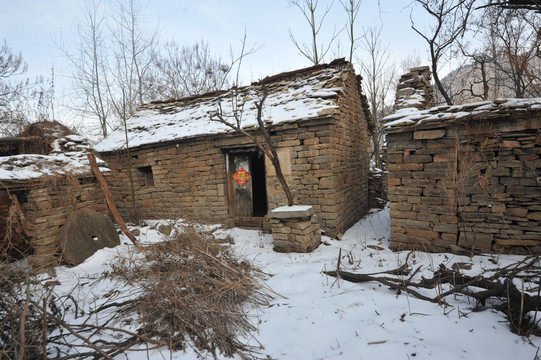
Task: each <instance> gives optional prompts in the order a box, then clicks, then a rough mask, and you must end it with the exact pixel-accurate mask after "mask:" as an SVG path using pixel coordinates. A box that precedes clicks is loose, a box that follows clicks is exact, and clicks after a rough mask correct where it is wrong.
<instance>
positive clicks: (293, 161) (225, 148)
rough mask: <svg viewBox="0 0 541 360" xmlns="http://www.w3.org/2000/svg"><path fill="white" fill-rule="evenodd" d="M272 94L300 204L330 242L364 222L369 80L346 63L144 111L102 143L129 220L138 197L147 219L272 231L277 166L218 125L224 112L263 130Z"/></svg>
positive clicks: (271, 126)
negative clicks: (364, 91) (364, 89)
mask: <svg viewBox="0 0 541 360" xmlns="http://www.w3.org/2000/svg"><path fill="white" fill-rule="evenodd" d="M264 92H265V93H266V98H265V100H264V103H263V116H262V119H263V120H264V121H265V124H266V127H267V129H268V130H269V132H270V135H271V140H272V141H273V142H274V144H275V146H276V148H277V153H278V156H279V159H280V163H281V166H282V168H283V172H284V174H285V177H286V180H287V182H288V184H289V186H290V187H291V189H292V192H293V195H294V198H295V203H296V204H303V205H312V206H313V209H314V211H315V213H316V215H317V217H318V219H319V221H320V223H321V227H322V228H323V229H324V230H325V231H327V233H328V234H329V235H331V236H333V235H336V234H339V233H341V232H343V231H344V230H345V229H347V228H348V227H349V226H351V225H352V224H353V223H354V222H355V221H357V220H358V219H359V218H360V217H361V216H362V214H363V213H364V212H365V211H366V209H367V207H368V200H367V194H368V190H367V189H368V184H367V181H368V180H367V174H368V167H369V158H370V140H369V133H368V131H369V130H368V126H367V121H366V115H365V111H366V109H367V107H366V106H365V105H364V104H363V97H362V95H361V82H360V77H359V76H357V75H356V74H355V72H354V69H353V67H352V66H351V64H349V63H348V62H346V61H344V60H335V61H333V62H332V63H330V64H325V65H316V66H313V67H309V68H305V69H300V70H297V71H291V72H286V73H281V74H278V75H275V76H272V77H267V78H265V79H263V80H261V81H259V82H257V83H253V84H252V85H250V86H246V87H241V88H234V89H231V90H228V91H219V92H214V93H209V94H204V95H200V96H193V97H188V98H185V99H180V100H172V101H166V102H155V103H150V104H146V105H143V106H142V107H141V109H140V110H139V111H138V112H137V113H136V114H135V115H134V116H133V117H132V118H130V119H128V121H127V128H126V132H125V130H124V129H123V128H121V129H118V130H116V131H115V132H112V133H111V134H110V135H109V137H108V138H106V139H104V140H103V141H102V142H100V143H99V144H97V145H96V147H95V149H96V150H97V151H98V152H99V153H100V154H101V156H102V158H103V159H104V160H106V162H107V163H108V164H109V165H110V167H111V170H112V173H111V174H110V175H109V176H108V181H109V183H110V186H111V190H112V192H113V194H114V195H115V202H116V204H117V207H118V208H119V211H120V212H121V213H122V214H123V216H128V215H129V213H130V209H133V205H132V204H133V201H135V207H136V209H137V211H138V212H139V214H140V215H141V216H142V217H144V218H179V217H187V218H189V219H196V220H199V221H205V220H208V221H212V222H221V223H224V224H227V225H229V226H232V225H235V226H257V227H260V226H266V225H268V217H267V215H268V212H269V210H272V209H274V208H276V207H278V206H282V205H285V204H286V199H285V195H284V192H283V190H282V188H281V186H280V184H279V182H278V180H277V178H276V175H275V171H274V168H273V166H272V165H271V163H270V161H269V160H268V159H266V158H265V156H264V155H263V154H262V152H261V151H260V150H258V149H257V148H256V146H255V145H254V144H253V142H252V141H251V140H250V139H249V138H247V137H246V136H245V135H242V134H240V133H238V132H235V131H232V130H231V129H230V128H229V127H227V126H226V125H224V124H221V123H219V122H216V121H215V120H213V119H215V117H214V116H215V115H216V112H217V111H219V112H220V113H221V114H222V115H223V116H224V118H228V119H231V120H232V121H236V120H238V121H239V124H240V125H241V126H242V128H243V129H245V130H246V131H248V132H251V133H253V134H258V132H257V131H256V127H257V122H256V114H257V111H256V105H255V104H256V103H257V102H260V101H261V100H262V99H263V93H264ZM235 116H236V119H235ZM126 138H127V139H128V144H129V158H128V156H127V152H126ZM130 163H131V165H130ZM130 166H131V168H132V178H133V184H134V189H133V190H134V193H133V195H134V198H132V191H131V189H130V179H129V173H130V172H129V168H130ZM267 228H268V227H267Z"/></svg>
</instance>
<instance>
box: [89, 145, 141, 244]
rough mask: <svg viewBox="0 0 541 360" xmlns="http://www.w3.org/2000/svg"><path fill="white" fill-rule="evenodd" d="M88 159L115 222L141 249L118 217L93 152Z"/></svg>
mask: <svg viewBox="0 0 541 360" xmlns="http://www.w3.org/2000/svg"><path fill="white" fill-rule="evenodd" d="M87 156H88V161H89V162H90V168H91V169H92V172H93V173H94V176H96V179H97V180H98V183H99V184H100V186H101V190H102V191H103V194H104V195H105V200H106V201H107V206H108V207H109V210H110V211H111V214H112V215H113V218H114V219H115V221H116V223H117V224H118V226H120V228H121V229H122V231H123V232H124V234H126V236H127V237H128V238H129V239H130V240H131V242H132V243H133V244H134V245H135V246H136V247H137V249H138V250H143V246H141V243H140V242H139V240H137V238H136V237H135V236H134V235H133V234H132V233H131V232H130V230H129V229H128V227H127V226H126V223H125V222H124V220H122V217H120V214H119V212H118V209H117V208H116V205H115V202H114V201H113V195H112V194H111V191H110V190H109V186H108V185H107V181H106V180H105V178H104V177H103V174H102V173H101V171H100V168H99V167H98V164H97V163H96V158H95V157H94V154H91V153H89V154H88V155H87Z"/></svg>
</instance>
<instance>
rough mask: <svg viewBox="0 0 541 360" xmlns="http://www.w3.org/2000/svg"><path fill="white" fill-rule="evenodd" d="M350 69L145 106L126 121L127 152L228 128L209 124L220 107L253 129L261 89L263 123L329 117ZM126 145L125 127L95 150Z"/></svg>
mask: <svg viewBox="0 0 541 360" xmlns="http://www.w3.org/2000/svg"><path fill="white" fill-rule="evenodd" d="M348 71H353V70H352V67H351V65H350V64H349V63H348V62H346V61H344V60H343V59H339V60H335V61H333V62H332V63H330V64H323V65H315V66H312V67H309V68H305V69H300V70H296V71H291V72H286V73H281V74H278V75H274V76H272V77H267V78H265V79H263V80H261V81H259V82H257V83H253V84H252V85H250V86H245V87H241V88H233V89H230V90H227V91H219V92H214V93H209V94H204V95H200V96H193V97H189V98H185V99H180V100H172V101H166V102H155V103H150V104H146V105H143V106H142V107H141V108H140V109H139V110H138V112H137V113H136V114H135V115H134V116H133V117H131V118H130V119H128V121H127V130H128V142H129V146H130V148H136V147H139V146H143V145H151V144H156V143H162V142H168V141H173V140H179V139H185V138H193V137H198V136H203V135H209V134H219V133H227V132H231V131H232V130H231V129H230V128H229V127H227V126H226V125H224V124H221V123H219V122H217V121H213V120H211V116H212V114H213V113H215V112H216V111H218V109H220V108H221V111H222V114H223V115H224V117H227V116H232V115H233V114H234V111H235V110H238V114H240V118H241V126H242V127H243V128H245V129H249V128H253V127H255V126H256V124H257V121H256V114H257V109H256V105H255V103H256V102H258V101H260V99H261V98H262V94H263V89H264V88H265V89H266V91H267V98H266V100H265V102H264V109H263V120H264V121H265V123H266V124H267V125H276V124H280V123H284V122H292V121H300V120H305V119H313V118H318V117H323V116H329V115H331V114H332V113H333V112H334V111H335V110H336V109H337V108H338V105H337V103H336V99H337V95H338V94H339V93H340V92H342V91H343V87H344V85H343V84H344V81H343V77H344V74H345V73H346V72H348ZM125 147H126V137H125V133H124V128H123V127H122V128H120V129H117V130H115V131H114V132H112V133H111V134H110V135H109V136H108V137H107V138H106V139H104V140H102V141H101V142H100V143H98V144H97V145H96V146H95V149H96V150H97V151H98V152H111V151H115V150H119V149H123V148H125Z"/></svg>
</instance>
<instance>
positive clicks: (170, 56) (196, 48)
mask: <svg viewBox="0 0 541 360" xmlns="http://www.w3.org/2000/svg"><path fill="white" fill-rule="evenodd" d="M153 61H154V66H155V68H154V71H153V74H152V77H151V79H150V80H151V81H152V82H153V84H154V86H153V88H152V89H151V90H150V91H151V92H152V95H151V97H152V99H153V100H154V99H161V100H166V99H171V98H172V99H179V98H182V97H185V96H191V95H196V94H202V93H206V92H209V91H215V90H221V89H222V88H224V86H226V85H227V84H228V78H229V74H230V70H231V65H229V64H226V63H225V62H223V61H222V59H221V58H220V57H218V56H215V55H213V54H212V52H211V50H210V46H209V44H208V42H206V41H204V40H201V41H199V42H196V43H194V44H193V45H191V46H188V45H185V46H182V47H180V46H179V45H178V44H177V43H176V42H175V41H174V40H170V41H167V42H166V43H165V44H164V45H163V46H162V48H161V51H160V52H157V53H156V54H155V55H154V56H153Z"/></svg>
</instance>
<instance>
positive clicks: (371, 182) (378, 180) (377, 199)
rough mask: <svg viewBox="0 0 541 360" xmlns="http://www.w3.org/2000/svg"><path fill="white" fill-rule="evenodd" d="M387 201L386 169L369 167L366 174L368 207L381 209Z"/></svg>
mask: <svg viewBox="0 0 541 360" xmlns="http://www.w3.org/2000/svg"><path fill="white" fill-rule="evenodd" d="M387 201H388V195H387V171H382V170H379V169H370V173H369V174H368V203H369V206H370V209H375V208H379V209H383V208H384V207H385V205H386V204H387Z"/></svg>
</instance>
